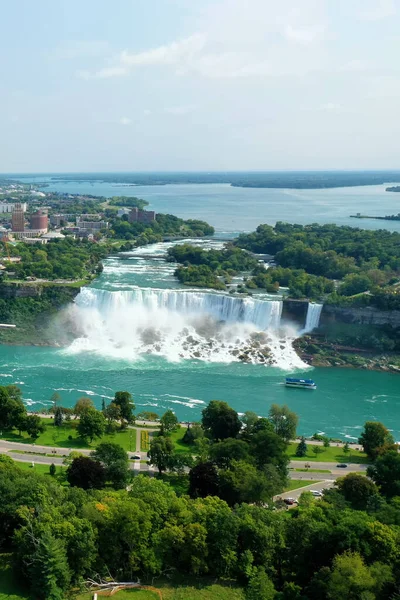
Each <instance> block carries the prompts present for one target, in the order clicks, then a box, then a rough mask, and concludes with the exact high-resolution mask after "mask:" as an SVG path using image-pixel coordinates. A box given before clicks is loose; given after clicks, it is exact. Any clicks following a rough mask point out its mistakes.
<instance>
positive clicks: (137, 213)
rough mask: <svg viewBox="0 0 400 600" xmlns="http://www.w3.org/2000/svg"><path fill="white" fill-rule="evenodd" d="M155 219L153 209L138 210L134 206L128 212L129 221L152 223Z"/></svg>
mask: <svg viewBox="0 0 400 600" xmlns="http://www.w3.org/2000/svg"><path fill="white" fill-rule="evenodd" d="M155 220H156V213H155V212H154V210H140V209H139V208H137V206H135V208H132V210H131V212H130V213H129V223H153V221H155Z"/></svg>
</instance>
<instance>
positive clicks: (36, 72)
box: [0, 0, 400, 172]
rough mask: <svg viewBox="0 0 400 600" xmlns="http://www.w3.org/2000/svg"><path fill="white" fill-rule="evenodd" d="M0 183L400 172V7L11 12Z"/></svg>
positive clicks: (272, 0)
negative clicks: (64, 177) (32, 178)
mask: <svg viewBox="0 0 400 600" xmlns="http://www.w3.org/2000/svg"><path fill="white" fill-rule="evenodd" d="M0 49H1V52H0V82H1V93H0V140H1V144H0V172H34V171H38V172H40V171H42V172H43V171H104V170H107V171H114V170H119V171H123V170H131V171H136V170H224V169H229V170H235V169H242V170H246V169H254V170H262V169H266V170H268V169H313V168H315V169H335V168H346V169H352V168H365V169H370V168H372V169H373V168H388V169H390V168H398V167H399V149H400V148H399V146H400V118H399V106H400V61H399V57H400V0H301V2H300V1H299V0H213V1H209V0H201V1H200V2H199V1H197V0H114V2H110V0H84V1H82V0H80V2H78V1H77V0H68V1H66V2H56V1H54V0H36V1H32V0H5V1H4V2H3V4H2V15H1V19H0Z"/></svg>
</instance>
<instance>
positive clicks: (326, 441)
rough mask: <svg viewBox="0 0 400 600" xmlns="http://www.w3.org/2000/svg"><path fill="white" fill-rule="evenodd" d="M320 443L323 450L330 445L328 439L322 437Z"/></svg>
mask: <svg viewBox="0 0 400 600" xmlns="http://www.w3.org/2000/svg"><path fill="white" fill-rule="evenodd" d="M322 443H323V446H324V448H329V447H330V445H331V443H330V441H329V438H328V437H326V436H324V439H323V440H322Z"/></svg>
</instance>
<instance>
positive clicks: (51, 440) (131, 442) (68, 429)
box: [0, 419, 136, 452]
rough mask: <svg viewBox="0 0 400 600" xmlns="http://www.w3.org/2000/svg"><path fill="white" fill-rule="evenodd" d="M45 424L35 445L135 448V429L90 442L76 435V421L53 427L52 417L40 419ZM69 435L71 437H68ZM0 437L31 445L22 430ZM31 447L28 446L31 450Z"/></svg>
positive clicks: (30, 441)
mask: <svg viewBox="0 0 400 600" xmlns="http://www.w3.org/2000/svg"><path fill="white" fill-rule="evenodd" d="M42 420H43V422H44V423H45V425H46V431H45V432H44V433H42V434H41V435H40V436H39V437H38V438H37V440H36V441H35V444H36V445H37V446H50V447H51V446H52V447H53V448H95V447H96V446H97V445H98V444H100V443H101V442H114V443H115V444H119V445H120V446H122V447H123V448H124V450H127V451H132V452H134V451H135V449H136V430H135V429H125V430H124V431H117V432H116V433H115V434H111V435H110V434H106V435H103V437H102V438H100V439H96V440H93V442H92V443H91V444H87V443H85V442H84V441H83V440H82V439H81V438H80V437H78V434H77V431H76V427H77V424H78V423H77V421H74V420H73V421H71V422H70V423H65V422H64V423H63V425H62V426H61V427H55V426H54V422H53V419H42ZM69 436H71V439H68V438H69ZM0 439H3V440H7V441H9V442H19V443H22V444H30V445H32V443H33V442H32V439H31V438H30V437H29V436H28V434H27V433H25V432H23V433H22V435H18V432H17V431H12V432H4V433H3V434H2V436H1V438H0ZM31 449H32V448H29V450H31Z"/></svg>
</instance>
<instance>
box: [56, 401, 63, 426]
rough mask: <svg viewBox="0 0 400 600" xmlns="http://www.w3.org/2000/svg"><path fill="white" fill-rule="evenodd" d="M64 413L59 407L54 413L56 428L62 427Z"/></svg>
mask: <svg viewBox="0 0 400 600" xmlns="http://www.w3.org/2000/svg"><path fill="white" fill-rule="evenodd" d="M63 418H64V415H63V412H62V410H61V407H60V406H57V408H56V410H55V412H54V425H55V427H61V425H62V423H63Z"/></svg>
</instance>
